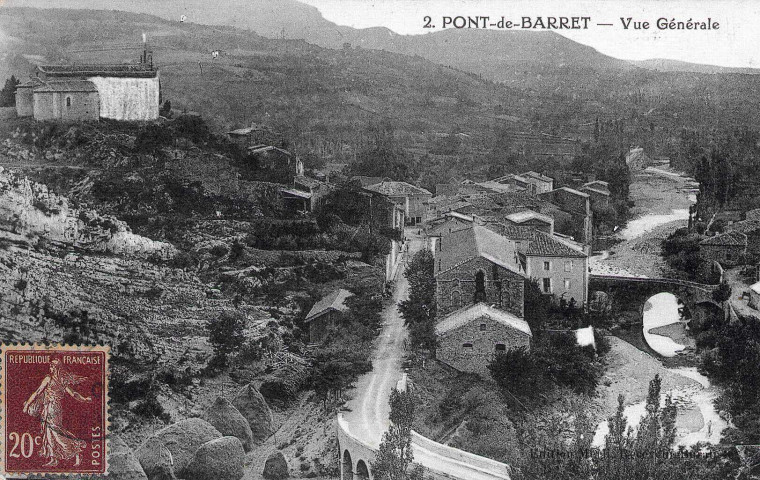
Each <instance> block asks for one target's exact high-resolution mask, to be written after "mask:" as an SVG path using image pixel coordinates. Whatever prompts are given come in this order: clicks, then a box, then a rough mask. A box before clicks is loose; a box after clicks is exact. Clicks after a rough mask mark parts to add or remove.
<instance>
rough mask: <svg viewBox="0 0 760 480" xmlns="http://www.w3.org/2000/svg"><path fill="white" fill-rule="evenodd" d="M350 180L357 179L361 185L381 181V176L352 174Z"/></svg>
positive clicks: (364, 185)
mask: <svg viewBox="0 0 760 480" xmlns="http://www.w3.org/2000/svg"><path fill="white" fill-rule="evenodd" d="M351 180H355V181H358V182H359V184H360V185H361V186H362V187H366V186H368V185H375V184H376V183H380V182H382V181H383V177H367V176H366V175H354V176H353V177H351Z"/></svg>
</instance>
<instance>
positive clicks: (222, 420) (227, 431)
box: [202, 397, 254, 452]
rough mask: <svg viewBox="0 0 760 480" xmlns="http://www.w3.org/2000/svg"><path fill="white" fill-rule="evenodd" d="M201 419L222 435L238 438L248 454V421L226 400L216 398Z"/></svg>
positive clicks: (250, 444) (249, 447) (249, 434)
mask: <svg viewBox="0 0 760 480" xmlns="http://www.w3.org/2000/svg"><path fill="white" fill-rule="evenodd" d="M202 418H203V419H204V420H206V421H207V422H208V423H210V424H211V425H213V426H214V428H216V429H217V430H219V432H220V433H221V434H222V435H226V436H231V437H237V438H239V439H240V442H241V443H242V444H243V449H244V450H245V451H246V452H250V451H251V449H252V448H253V445H254V442H253V432H252V431H251V427H250V425H249V424H248V420H246V418H245V417H244V416H243V415H242V414H241V413H240V411H239V410H238V409H237V408H235V406H234V405H232V403H231V402H230V401H229V400H227V399H226V398H222V397H217V399H216V401H214V403H213V404H212V405H211V406H210V407H209V408H208V410H206V412H205V413H204V414H203V417H202Z"/></svg>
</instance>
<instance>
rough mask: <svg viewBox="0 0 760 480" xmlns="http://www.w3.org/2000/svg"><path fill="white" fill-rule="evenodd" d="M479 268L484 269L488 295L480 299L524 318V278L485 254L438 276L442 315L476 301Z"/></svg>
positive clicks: (439, 306) (440, 314) (437, 286)
mask: <svg viewBox="0 0 760 480" xmlns="http://www.w3.org/2000/svg"><path fill="white" fill-rule="evenodd" d="M478 271H482V272H483V276H484V287H485V297H484V298H479V299H478V300H479V301H481V302H483V303H486V304H488V305H494V306H496V307H498V308H500V309H502V310H505V311H507V312H509V313H512V314H513V315H516V316H517V317H520V318H522V317H523V302H524V292H525V279H524V278H523V277H522V276H521V275H519V274H517V273H514V272H512V271H510V270H507V269H506V268H503V267H500V266H498V265H495V264H494V263H491V262H489V261H488V260H486V259H485V258H483V257H476V258H474V259H472V260H470V261H468V262H464V263H463V264H461V265H459V266H457V267H455V268H452V269H451V270H448V271H446V272H443V273H440V274H438V275H437V276H436V302H437V307H438V316H439V318H442V316H443V315H448V314H449V313H451V312H453V311H454V310H458V309H460V308H462V307H465V306H467V305H473V304H474V303H476V301H475V300H476V299H475V291H476V281H475V278H476V275H477V273H478ZM494 274H495V275H494Z"/></svg>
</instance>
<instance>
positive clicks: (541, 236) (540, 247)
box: [520, 231, 589, 307]
mask: <svg viewBox="0 0 760 480" xmlns="http://www.w3.org/2000/svg"><path fill="white" fill-rule="evenodd" d="M520 253H521V255H522V256H524V258H525V275H526V277H528V278H531V279H535V280H537V281H538V286H539V288H540V289H541V292H542V293H544V294H546V295H551V296H552V297H553V299H554V300H555V301H561V300H565V301H566V302H568V303H570V302H573V303H574V304H575V305H577V306H578V307H581V306H583V305H585V304H586V303H587V302H588V276H589V272H588V255H586V253H585V252H584V251H583V249H582V247H580V246H578V245H573V244H572V243H571V242H568V241H566V240H563V239H561V238H557V237H556V236H553V235H548V234H546V233H544V232H539V231H534V234H533V236H532V238H531V239H530V240H529V241H527V242H525V245H524V246H523V247H522V248H520Z"/></svg>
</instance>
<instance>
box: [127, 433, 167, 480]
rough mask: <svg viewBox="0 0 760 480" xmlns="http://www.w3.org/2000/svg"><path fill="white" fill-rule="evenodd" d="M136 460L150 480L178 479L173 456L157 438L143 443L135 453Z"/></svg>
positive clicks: (151, 438)
mask: <svg viewBox="0 0 760 480" xmlns="http://www.w3.org/2000/svg"><path fill="white" fill-rule="evenodd" d="M135 458H136V459H137V461H138V462H139V463H140V466H142V469H143V472H145V475H147V476H148V480H176V479H177V477H176V476H175V475H174V461H173V459H172V454H171V452H170V451H169V449H168V448H166V447H165V446H164V444H163V443H162V442H161V440H159V439H158V438H157V437H155V436H153V437H150V438H148V439H147V440H146V441H145V442H143V444H142V445H140V446H139V447H138V448H137V450H136V451H135Z"/></svg>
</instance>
